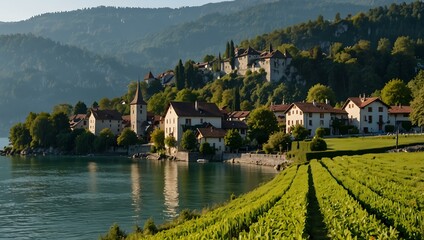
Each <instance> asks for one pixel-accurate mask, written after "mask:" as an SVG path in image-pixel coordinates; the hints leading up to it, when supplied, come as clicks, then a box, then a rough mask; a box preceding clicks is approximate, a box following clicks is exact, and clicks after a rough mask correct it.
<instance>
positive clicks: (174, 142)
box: [165, 136, 177, 148]
mask: <svg viewBox="0 0 424 240" xmlns="http://www.w3.org/2000/svg"><path fill="white" fill-rule="evenodd" d="M165 145H166V146H168V147H169V148H174V147H176V146H177V140H176V139H175V137H174V136H168V137H166V138H165Z"/></svg>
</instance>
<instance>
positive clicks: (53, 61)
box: [0, 34, 146, 136]
mask: <svg viewBox="0 0 424 240" xmlns="http://www.w3.org/2000/svg"><path fill="white" fill-rule="evenodd" d="M145 71H146V69H140V68H136V67H134V66H131V65H128V64H124V63H121V62H119V61H117V60H115V59H112V58H104V57H100V56H98V55H95V54H93V53H90V52H87V51H84V50H81V49H79V48H76V47H70V46H67V45H62V44H60V43H57V42H54V41H51V40H48V39H44V38H41V37H35V36H32V35H21V34H18V35H10V36H0V112H1V116H0V136H6V135H7V134H8V128H9V127H10V126H11V125H12V124H13V123H15V122H17V121H22V120H23V119H24V118H25V117H26V115H27V114H28V113H29V112H30V111H33V112H40V111H49V112H50V111H51V110H52V107H53V106H54V105H57V104H59V103H70V104H75V103H76V102H77V101H78V100H82V101H86V103H87V105H91V103H92V102H93V101H95V100H97V101H98V100H99V99H100V98H103V97H105V96H107V97H115V96H121V95H122V93H123V92H125V91H126V90H127V85H128V84H129V83H130V81H131V80H136V79H137V77H138V76H139V75H140V73H144V72H145Z"/></svg>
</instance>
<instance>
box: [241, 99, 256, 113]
mask: <svg viewBox="0 0 424 240" xmlns="http://www.w3.org/2000/svg"><path fill="white" fill-rule="evenodd" d="M252 109H253V106H252V104H251V103H250V102H249V101H247V100H244V101H243V102H241V104H240V110H242V111H250V110H252Z"/></svg>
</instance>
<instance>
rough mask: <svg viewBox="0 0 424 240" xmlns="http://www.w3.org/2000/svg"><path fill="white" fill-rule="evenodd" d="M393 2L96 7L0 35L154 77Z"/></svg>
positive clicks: (243, 0) (8, 27) (279, 0)
mask: <svg viewBox="0 0 424 240" xmlns="http://www.w3.org/2000/svg"><path fill="white" fill-rule="evenodd" d="M393 2H402V1H399V0H373V1H369V0H360V1H355V0H327V1H315V0H298V1H291V0H259V1H258V0H236V1H227V2H221V3H213V4H206V5H204V6H200V7H184V8H179V9H170V8H159V9H141V8H111V7H98V8H92V9H83V10H77V11H70V12H62V13H50V14H43V15H40V16H36V17H33V18H31V19H29V20H26V21H21V22H16V23H0V34H11V33H32V34H34V35H36V36H42V37H46V38H50V39H53V40H54V41H59V42H61V43H65V44H70V45H74V46H78V47H81V48H86V49H88V50H90V51H94V52H96V53H99V54H108V55H113V56H115V57H120V58H121V59H123V60H125V61H129V62H131V63H132V64H136V65H143V66H146V67H148V68H151V69H152V70H153V71H154V72H158V71H162V70H163V68H164V67H165V68H168V67H169V66H172V65H175V64H176V62H177V61H178V59H179V58H182V59H188V58H190V59H199V58H200V57H202V56H204V55H205V54H206V53H214V54H215V53H218V52H219V51H223V50H224V49H223V47H224V46H225V42H226V41H227V40H229V39H233V40H234V41H236V42H238V41H240V40H242V39H245V38H249V37H253V36H256V35H258V34H263V33H264V32H270V31H273V30H274V29H276V28H282V27H286V26H290V25H293V24H297V23H300V22H304V21H307V20H309V19H316V17H317V16H318V15H320V14H321V15H323V16H324V17H325V18H330V17H331V18H332V17H333V16H334V15H335V14H336V13H337V12H339V13H341V15H342V16H345V15H347V14H348V13H351V14H355V13H357V12H359V11H367V10H368V9H369V8H371V7H375V6H379V5H385V4H390V3H393ZM158 66H160V67H158Z"/></svg>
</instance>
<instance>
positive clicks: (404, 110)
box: [389, 106, 411, 114]
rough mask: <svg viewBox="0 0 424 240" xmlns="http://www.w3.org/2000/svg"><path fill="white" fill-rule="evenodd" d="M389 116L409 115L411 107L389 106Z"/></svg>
mask: <svg viewBox="0 0 424 240" xmlns="http://www.w3.org/2000/svg"><path fill="white" fill-rule="evenodd" d="M389 113H390V114H410V113H411V107H410V106H391V107H390V108H389Z"/></svg>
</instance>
